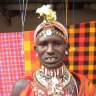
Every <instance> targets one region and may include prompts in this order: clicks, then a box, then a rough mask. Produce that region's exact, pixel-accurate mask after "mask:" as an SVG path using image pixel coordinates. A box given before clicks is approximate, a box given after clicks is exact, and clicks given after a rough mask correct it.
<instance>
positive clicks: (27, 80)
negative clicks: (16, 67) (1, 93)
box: [11, 71, 34, 96]
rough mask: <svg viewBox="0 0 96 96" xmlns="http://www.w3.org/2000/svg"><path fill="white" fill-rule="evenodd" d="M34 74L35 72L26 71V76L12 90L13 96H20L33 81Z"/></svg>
mask: <svg viewBox="0 0 96 96" xmlns="http://www.w3.org/2000/svg"><path fill="white" fill-rule="evenodd" d="M33 73H34V71H26V72H25V73H24V75H23V76H22V77H21V78H20V79H19V80H17V81H16V83H15V85H14V86H13V89H12V95H11V96H19V95H20V93H21V92H22V90H23V89H24V88H26V86H28V84H30V82H32V81H33Z"/></svg>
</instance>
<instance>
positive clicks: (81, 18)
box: [0, 10, 96, 32]
mask: <svg viewBox="0 0 96 96" xmlns="http://www.w3.org/2000/svg"><path fill="white" fill-rule="evenodd" d="M72 15H73V14H72V10H69V11H68V25H71V24H73V20H72V19H73V17H72ZM38 16H39V15H38V14H36V13H35V12H31V11H27V15H26V21H25V28H24V30H26V31H27V30H33V29H35V28H36V26H37V25H38V24H39V23H41V22H42V20H41V19H38ZM57 17H58V21H60V22H61V23H62V24H64V25H65V12H64V14H63V11H61V10H58V11H57ZM94 20H96V10H75V14H74V21H75V22H74V24H78V23H82V22H89V21H94ZM11 23H12V24H11V26H7V25H6V24H5V23H4V18H2V15H1V14H0V32H12V31H21V30H22V26H21V17H20V15H18V16H15V17H13V18H12V22H11Z"/></svg>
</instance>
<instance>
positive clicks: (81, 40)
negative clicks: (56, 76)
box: [68, 21, 96, 85]
mask: <svg viewBox="0 0 96 96" xmlns="http://www.w3.org/2000/svg"><path fill="white" fill-rule="evenodd" d="M68 33H69V43H70V50H69V58H68V59H69V60H68V61H69V66H70V67H69V69H70V70H71V71H74V72H77V73H80V74H84V75H86V77H87V78H88V79H89V80H91V81H92V82H93V84H94V85H96V21H92V22H88V23H81V24H77V25H71V26H69V27H68Z"/></svg>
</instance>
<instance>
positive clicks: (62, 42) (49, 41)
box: [34, 21, 68, 69]
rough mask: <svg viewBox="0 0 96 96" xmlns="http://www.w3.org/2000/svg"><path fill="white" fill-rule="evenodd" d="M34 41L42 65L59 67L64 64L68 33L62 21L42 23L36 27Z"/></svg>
mask: <svg viewBox="0 0 96 96" xmlns="http://www.w3.org/2000/svg"><path fill="white" fill-rule="evenodd" d="M34 42H35V47H34V48H35V51H36V52H37V54H38V58H39V61H40V63H41V65H44V66H45V67H46V68H48V69H57V68H59V67H61V66H62V65H63V64H64V58H65V52H66V51H67V44H68V34H67V31H66V29H65V27H64V26H63V25H62V24H61V23H59V22H57V21H51V22H46V23H41V24H40V25H39V26H38V27H37V28H36V31H35V35H34Z"/></svg>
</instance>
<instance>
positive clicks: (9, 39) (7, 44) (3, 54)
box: [0, 32, 24, 96]
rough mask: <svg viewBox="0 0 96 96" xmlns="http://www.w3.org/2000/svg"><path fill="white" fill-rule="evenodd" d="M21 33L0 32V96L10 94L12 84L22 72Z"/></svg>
mask: <svg viewBox="0 0 96 96" xmlns="http://www.w3.org/2000/svg"><path fill="white" fill-rule="evenodd" d="M21 49H22V33H21V32H14V33H0V96H11V95H10V93H11V90H12V87H13V84H14V83H15V82H16V80H17V79H18V78H20V77H21V76H22V74H23V72H24V56H23V55H22V54H21Z"/></svg>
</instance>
